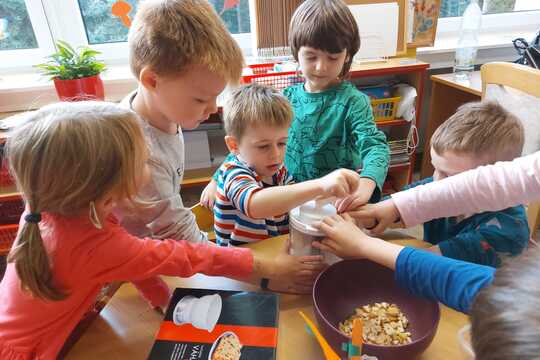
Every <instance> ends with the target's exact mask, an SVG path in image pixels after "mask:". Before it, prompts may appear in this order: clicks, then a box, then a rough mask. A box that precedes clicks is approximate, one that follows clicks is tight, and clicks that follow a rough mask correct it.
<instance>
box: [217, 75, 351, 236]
mask: <svg viewBox="0 0 540 360" xmlns="http://www.w3.org/2000/svg"><path fill="white" fill-rule="evenodd" d="M223 115H224V118H223V119H224V124H225V131H226V134H227V135H226V136H225V143H226V144H227V147H228V148H229V150H230V152H231V154H232V155H230V156H229V157H228V158H227V161H225V163H223V165H221V167H220V169H219V171H218V188H217V194H216V203H215V205H214V220H215V221H214V228H215V232H216V238H217V243H218V244H219V245H222V246H229V245H241V244H245V243H250V242H256V241H259V240H263V239H266V238H269V237H274V236H278V235H281V234H285V233H287V232H288V228H289V219H288V215H287V212H288V211H289V210H291V209H292V208H294V207H296V206H299V205H301V204H303V203H304V202H306V201H309V200H312V199H314V198H316V197H323V198H324V197H345V196H347V195H349V194H351V193H353V192H354V191H355V190H356V188H357V187H358V182H359V179H360V176H359V175H358V174H357V173H356V172H354V171H352V170H347V169H339V170H336V171H334V172H332V173H330V174H328V175H326V176H324V177H322V178H320V179H315V180H309V181H304V182H302V183H299V184H292V178H291V176H289V174H288V172H287V169H286V168H285V167H284V165H283V159H284V156H285V148H286V146H287V133H288V129H289V126H290V124H291V120H292V117H293V114H292V109H291V106H290V104H289V102H288V101H287V99H286V98H285V97H283V96H282V95H281V94H279V92H277V91H276V90H274V89H272V88H270V87H266V86H262V85H258V84H250V85H246V86H242V87H240V88H238V89H236V90H234V91H233V92H232V94H231V96H230V98H229V100H228V101H227V103H226V105H225V107H224V113H223Z"/></svg>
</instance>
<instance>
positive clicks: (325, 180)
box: [316, 169, 360, 198]
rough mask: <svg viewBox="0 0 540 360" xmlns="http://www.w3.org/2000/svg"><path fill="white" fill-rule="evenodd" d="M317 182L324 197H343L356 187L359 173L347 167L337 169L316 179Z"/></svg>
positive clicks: (358, 181)
mask: <svg viewBox="0 0 540 360" xmlns="http://www.w3.org/2000/svg"><path fill="white" fill-rule="evenodd" d="M316 181H318V182H319V184H320V186H321V190H322V195H323V196H324V197H332V196H335V197H339V198H343V197H346V196H349V195H351V194H352V193H354V192H355V191H356V190H357V189H358V185H359V184H360V175H358V173H356V172H354V171H352V170H348V169H338V170H335V171H332V172H331V173H330V174H328V175H326V176H323V177H322V178H320V179H318V180H316Z"/></svg>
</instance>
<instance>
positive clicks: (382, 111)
mask: <svg viewBox="0 0 540 360" xmlns="http://www.w3.org/2000/svg"><path fill="white" fill-rule="evenodd" d="M400 101H401V97H399V96H397V97H392V98H387V99H372V100H371V106H372V107H373V119H374V121H375V122H382V121H391V120H394V119H395V118H396V112H397V108H398V104H399V102H400Z"/></svg>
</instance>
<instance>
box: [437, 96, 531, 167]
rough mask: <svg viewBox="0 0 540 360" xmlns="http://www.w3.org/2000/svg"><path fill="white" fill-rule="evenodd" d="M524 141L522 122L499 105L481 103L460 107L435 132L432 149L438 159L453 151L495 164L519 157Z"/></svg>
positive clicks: (488, 102)
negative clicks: (481, 158)
mask: <svg viewBox="0 0 540 360" xmlns="http://www.w3.org/2000/svg"><path fill="white" fill-rule="evenodd" d="M524 141H525V134H524V131H523V125H522V124H521V121H520V120H519V119H518V118H517V117H516V116H514V115H512V114H511V113H510V112H508V111H507V110H505V109H504V108H503V107H502V106H501V105H500V104H499V103H497V102H495V101H484V102H473V103H468V104H465V105H462V106H460V107H459V108H458V110H457V111H456V113H455V114H454V115H452V116H450V118H449V119H448V120H446V121H445V122H444V123H443V124H442V125H441V126H439V127H438V128H437V130H436V131H435V133H434V134H433V137H432V138H431V146H432V148H433V150H435V152H436V153H437V154H439V155H443V154H444V152H446V151H452V152H455V153H464V154H472V155H475V156H478V157H485V158H486V159H488V162H487V163H494V162H497V161H510V160H513V159H515V158H516V157H519V156H520V155H521V152H522V150H523V143H524Z"/></svg>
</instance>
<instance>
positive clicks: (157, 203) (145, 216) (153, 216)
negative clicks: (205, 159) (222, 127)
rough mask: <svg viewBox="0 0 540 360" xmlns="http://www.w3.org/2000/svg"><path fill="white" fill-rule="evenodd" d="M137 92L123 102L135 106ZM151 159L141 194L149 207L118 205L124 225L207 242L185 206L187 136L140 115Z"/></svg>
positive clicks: (147, 233)
mask: <svg viewBox="0 0 540 360" xmlns="http://www.w3.org/2000/svg"><path fill="white" fill-rule="evenodd" d="M135 95H136V92H133V93H131V94H130V95H128V96H127V97H125V98H124V100H123V101H122V103H121V105H122V106H124V107H126V108H130V109H132V106H131V102H132V100H133V98H134V97H135ZM139 120H140V123H141V126H142V129H143V132H144V135H145V137H146V140H147V144H148V147H149V150H150V153H151V154H150V157H151V160H150V161H149V162H148V166H149V168H150V181H149V182H148V183H147V184H146V185H144V186H143V187H142V188H141V189H140V191H139V193H138V197H139V198H140V199H142V200H143V201H145V202H148V203H149V204H148V206H145V207H142V208H138V209H137V210H135V211H132V210H130V209H128V208H126V207H118V208H117V209H115V211H114V213H115V215H116V216H117V217H118V219H119V220H120V223H121V224H122V226H123V227H124V228H125V229H126V230H127V231H128V232H129V233H131V234H133V235H135V236H138V237H152V238H157V239H176V240H188V241H190V242H195V243H200V242H206V241H207V237H206V235H205V234H204V233H203V232H201V231H200V230H199V228H198V226H197V223H196V221H195V215H194V214H193V213H192V212H191V210H189V209H188V208H186V207H184V203H183V202H182V198H181V196H180V186H181V183H182V179H183V175H184V137H183V135H182V130H181V129H180V128H178V133H176V134H168V133H165V132H163V131H161V130H159V129H157V128H155V127H153V126H152V125H150V124H149V123H148V122H147V121H145V120H144V119H142V118H141V117H139Z"/></svg>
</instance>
